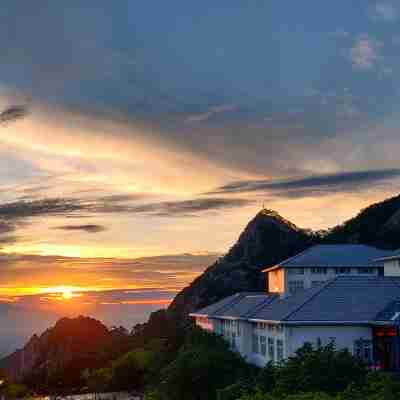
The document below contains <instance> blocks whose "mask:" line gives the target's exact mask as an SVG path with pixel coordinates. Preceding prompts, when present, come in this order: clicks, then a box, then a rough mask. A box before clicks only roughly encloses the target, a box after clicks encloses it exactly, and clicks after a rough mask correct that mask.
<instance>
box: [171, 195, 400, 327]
mask: <svg viewBox="0 0 400 400" xmlns="http://www.w3.org/2000/svg"><path fill="white" fill-rule="evenodd" d="M327 212H329V210H327ZM318 243H332V244H334V243H336V244H337V243H360V244H369V245H373V246H376V247H378V248H383V249H397V248H400V196H396V197H393V198H390V199H387V200H385V201H382V202H380V203H376V204H373V205H371V206H369V207H367V208H366V209H364V210H362V211H361V212H360V213H359V214H358V215H357V216H356V217H354V218H352V219H350V220H348V221H346V222H344V223H343V224H341V225H338V226H336V227H334V228H332V229H329V230H326V231H323V232H313V231H311V230H309V229H301V228H299V227H297V226H296V225H294V224H293V223H291V222H290V221H288V220H286V219H285V218H283V217H282V216H280V215H279V214H278V213H276V212H274V211H271V210H262V211H260V212H259V213H258V214H257V215H256V216H255V217H254V218H253V219H252V220H251V221H250V222H249V223H248V225H247V226H246V228H245V229H244V231H243V232H242V234H241V235H240V236H239V239H238V241H237V242H236V244H235V245H234V246H233V247H232V248H231V249H230V250H229V251H228V253H227V254H226V255H225V256H224V257H222V258H221V259H219V260H218V261H216V262H215V263H214V264H213V265H211V266H210V267H209V268H208V269H207V270H206V271H205V272H204V273H203V274H202V275H200V276H199V277H198V278H196V279H195V280H194V281H193V282H192V283H191V284H190V285H189V286H188V287H186V288H184V289H183V290H182V291H181V292H180V293H178V295H177V296H176V297H175V299H174V301H173V302H172V303H171V305H170V306H169V308H168V310H167V315H168V316H169V317H170V318H172V319H175V320H176V321H177V322H178V321H185V319H186V318H187V315H188V313H189V312H191V311H194V310H196V309H198V308H200V307H204V306H206V305H208V304H211V303H213V302H215V301H217V300H219V299H221V298H223V297H225V296H228V295H230V294H233V293H235V292H238V291H244V290H246V291H257V290H265V277H264V276H263V274H262V273H261V270H262V269H263V268H266V267H268V266H272V265H274V264H276V263H279V262H280V261H282V260H284V259H286V258H288V257H291V256H292V255H294V254H296V253H298V252H300V251H302V250H304V249H306V248H307V247H309V246H311V245H313V244H318Z"/></svg>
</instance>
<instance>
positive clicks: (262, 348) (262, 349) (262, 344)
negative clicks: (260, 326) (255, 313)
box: [260, 336, 267, 357]
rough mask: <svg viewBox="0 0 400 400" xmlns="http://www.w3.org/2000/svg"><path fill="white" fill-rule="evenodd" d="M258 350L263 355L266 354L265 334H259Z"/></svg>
mask: <svg viewBox="0 0 400 400" xmlns="http://www.w3.org/2000/svg"><path fill="white" fill-rule="evenodd" d="M260 352H261V355H262V356H264V357H265V356H266V355H267V338H266V337H265V336H260Z"/></svg>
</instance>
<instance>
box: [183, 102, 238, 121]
mask: <svg viewBox="0 0 400 400" xmlns="http://www.w3.org/2000/svg"><path fill="white" fill-rule="evenodd" d="M237 108H238V106H237V105H235V104H221V105H218V106H212V107H210V108H209V109H208V110H207V111H205V112H200V113H198V114H192V115H189V116H188V117H186V119H185V122H187V123H195V122H203V121H207V120H209V119H210V118H212V117H214V116H215V115H217V114H221V113H225V112H230V111H234V110H236V109H237Z"/></svg>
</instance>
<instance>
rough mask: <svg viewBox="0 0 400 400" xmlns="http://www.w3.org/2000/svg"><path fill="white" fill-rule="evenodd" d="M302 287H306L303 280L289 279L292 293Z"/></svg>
mask: <svg viewBox="0 0 400 400" xmlns="http://www.w3.org/2000/svg"><path fill="white" fill-rule="evenodd" d="M301 289H304V282H303V281H289V292H290V293H295V292H297V291H298V290H301Z"/></svg>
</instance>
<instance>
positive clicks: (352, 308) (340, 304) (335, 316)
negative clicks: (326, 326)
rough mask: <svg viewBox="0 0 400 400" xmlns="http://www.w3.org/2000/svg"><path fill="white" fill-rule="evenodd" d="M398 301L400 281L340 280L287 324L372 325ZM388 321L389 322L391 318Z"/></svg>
mask: <svg viewBox="0 0 400 400" xmlns="http://www.w3.org/2000/svg"><path fill="white" fill-rule="evenodd" d="M397 299H400V279H399V278H392V277H358V276H354V277H342V276H339V277H337V278H335V279H334V280H332V281H329V282H328V283H327V284H326V285H321V287H320V291H319V292H317V293H316V294H315V295H314V296H311V297H310V298H309V299H307V300H306V301H305V302H304V303H303V304H301V305H300V306H299V307H298V308H297V309H296V310H294V311H293V312H292V313H291V314H290V315H289V316H288V317H286V318H285V320H286V321H306V322H311V321H320V322H328V321H337V322H342V323H343V322H347V321H352V322H360V323H364V322H372V321H376V318H377V317H378V316H380V315H381V313H382V311H384V310H385V309H386V308H387V307H388V305H389V304H390V303H392V302H393V301H395V300H397ZM300 302H301V299H300ZM386 318H388V319H387V321H389V320H390V318H391V316H390V315H388V316H386ZM380 320H381V319H380Z"/></svg>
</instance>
